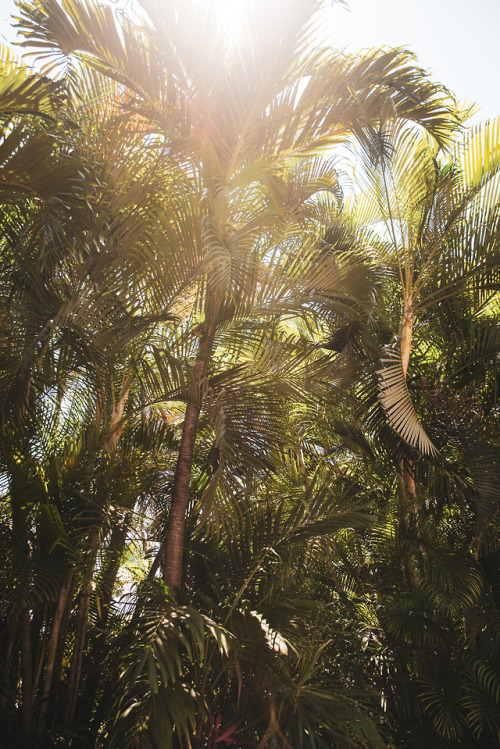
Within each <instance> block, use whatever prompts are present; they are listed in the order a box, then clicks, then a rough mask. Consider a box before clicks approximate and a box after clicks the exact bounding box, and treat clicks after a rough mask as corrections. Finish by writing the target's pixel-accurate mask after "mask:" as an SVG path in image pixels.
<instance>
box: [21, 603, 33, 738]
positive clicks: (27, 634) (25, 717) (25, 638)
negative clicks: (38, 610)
mask: <svg viewBox="0 0 500 749" xmlns="http://www.w3.org/2000/svg"><path fill="white" fill-rule="evenodd" d="M21 669H22V678H23V686H22V690H23V691H22V694H23V711H22V734H23V742H24V743H23V745H24V746H25V747H29V746H31V744H32V738H33V660H32V653H31V619H30V612H29V609H28V608H26V609H24V611H23V613H22V616H21Z"/></svg>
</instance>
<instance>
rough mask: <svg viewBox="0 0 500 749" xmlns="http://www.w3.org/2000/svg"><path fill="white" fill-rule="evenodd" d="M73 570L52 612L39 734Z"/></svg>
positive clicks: (44, 713)
mask: <svg viewBox="0 0 500 749" xmlns="http://www.w3.org/2000/svg"><path fill="white" fill-rule="evenodd" d="M73 574H74V573H73V570H71V572H70V573H69V574H68V576H67V578H66V580H65V581H64V584H63V586H62V590H61V593H60V595H59V599H58V601H57V606H56V610H55V613H54V621H53V622H52V633H51V637H50V647H49V652H48V656H47V668H46V669H45V682H44V685H43V693H42V704H41V707H40V715H39V718H38V734H39V735H40V736H41V735H43V732H44V730H45V720H46V717H47V711H48V709H49V704H50V695H51V690H52V677H53V675H54V666H55V663H56V653H57V650H58V646H59V637H60V634H61V623H62V621H63V614H64V612H65V610H66V606H67V605H68V598H69V594H70V591H71V586H72V583H73Z"/></svg>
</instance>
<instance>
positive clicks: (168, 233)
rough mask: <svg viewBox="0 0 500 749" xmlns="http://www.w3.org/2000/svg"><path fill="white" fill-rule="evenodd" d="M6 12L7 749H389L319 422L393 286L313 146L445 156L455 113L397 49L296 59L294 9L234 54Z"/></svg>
mask: <svg viewBox="0 0 500 749" xmlns="http://www.w3.org/2000/svg"><path fill="white" fill-rule="evenodd" d="M19 7H20V20H19V25H20V29H21V32H22V33H23V34H24V37H25V45H26V46H27V47H28V49H29V50H30V51H31V52H33V53H34V54H36V55H38V58H39V62H41V63H43V65H44V73H45V75H46V76H47V77H43V76H37V75H33V76H29V75H28V74H27V72H26V69H25V68H22V67H20V66H17V67H16V65H15V64H14V63H13V62H12V61H9V62H8V65H7V68H6V74H5V81H6V83H5V87H4V89H2V90H3V91H4V92H5V98H4V101H5V102H6V104H5V108H4V110H2V111H3V112H4V113H5V114H4V119H3V120H2V122H4V125H3V131H2V136H3V140H2V144H1V147H2V152H1V157H2V162H1V164H2V166H1V172H0V179H1V183H2V188H3V189H2V193H1V196H2V214H1V219H0V220H1V222H2V228H3V232H2V239H1V241H0V251H1V262H2V271H3V273H2V291H3V308H2V347H1V349H0V355H1V365H0V369H1V390H0V398H1V401H0V403H1V406H2V427H3V431H2V439H1V445H0V450H1V456H0V459H1V462H2V475H3V479H4V502H3V508H4V509H3V518H2V534H1V542H2V545H3V549H4V553H5V558H6V559H7V560H8V564H7V565H6V568H5V570H4V571H3V586H2V588H3V590H4V591H5V595H4V597H3V600H2V610H1V616H2V668H3V673H4V682H5V683H6V685H7V690H6V691H7V694H8V697H7V699H6V700H4V701H3V702H2V710H3V711H4V714H5V719H6V721H7V722H8V723H7V724H8V725H9V733H10V735H11V736H13V737H14V738H13V739H12V742H11V743H12V745H14V744H15V741H16V740H17V739H16V738H15V737H16V735H17V734H18V733H19V725H20V724H22V733H23V740H24V742H25V744H26V746H30V745H33V744H36V743H37V742H38V744H39V745H46V746H50V745H55V744H56V743H57V742H64V743H65V744H66V745H72V746H79V745H81V746H96V745H98V746H108V745H109V746H120V747H124V746H135V745H137V742H140V744H141V745H144V746H152V747H156V746H158V747H160V746H161V747H169V746H190V745H198V746H200V747H202V746H215V745H223V743H226V744H231V743H233V744H234V742H235V741H236V742H238V741H240V742H241V743H242V744H243V743H244V742H245V741H247V742H250V745H252V744H253V745H260V746H261V747H262V749H264V747H266V746H289V745H290V744H292V745H294V746H295V745H297V746H318V745H320V746H325V747H326V746H332V745H335V746H339V747H342V746H382V739H381V735H380V732H379V730H378V729H377V728H376V727H375V723H376V722H377V717H376V713H377V705H376V701H375V698H374V695H373V693H372V692H370V689H369V687H368V684H367V678H366V676H365V674H364V668H363V665H362V664H363V655H362V648H361V645H362V639H361V638H362V636H363V635H364V634H365V632H366V626H365V624H366V623H365V621H364V620H362V617H360V616H359V613H358V614H357V615H356V616H355V615H354V611H355V610H356V605H355V604H353V602H352V600H351V599H350V596H349V593H346V590H345V587H346V586H345V584H344V580H342V579H339V578H338V575H337V573H336V570H337V569H338V568H341V567H342V564H341V563H340V562H339V559H338V558H337V556H336V555H337V554H339V553H341V554H342V555H343V556H342V560H343V561H345V560H347V558H348V556H349V553H348V552H349V549H350V544H354V546H355V547H356V549H358V550H359V549H360V548H361V542H360V541H359V540H358V536H354V538H355V539H356V540H355V541H353V540H352V538H353V537H352V535H351V534H349V533H348V530H347V529H350V528H353V527H355V528H359V527H360V526H363V527H365V526H366V525H367V524H370V523H371V522H372V521H373V518H371V517H369V515H370V512H371V511H372V509H373V508H374V506H375V504H376V503H375V490H374V488H373V486H372V485H371V484H372V483H373V480H372V479H369V482H368V483H369V484H370V485H369V486H368V483H367V482H366V479H367V478H368V477H367V476H365V477H364V478H363V480H361V477H360V476H359V475H358V472H357V470H352V468H351V467H350V466H349V467H347V466H346V465H344V464H342V463H341V464H339V462H338V461H337V460H335V459H334V458H333V457H332V455H333V453H332V449H333V452H335V443H336V441H337V440H338V438H337V434H338V433H339V429H340V427H339V426H338V424H337V425H335V418H334V416H332V415H331V414H329V413H326V411H327V409H328V408H332V409H333V410H334V411H337V412H338V409H339V408H345V407H346V400H345V394H344V393H345V391H346V389H347V386H348V385H349V384H350V383H352V381H353V379H354V378H355V374H356V371H361V370H362V368H363V366H364V358H365V348H366V346H368V347H369V346H373V345H376V343H375V344H374V343H373V341H376V333H377V331H376V330H374V325H373V319H374V317H375V316H376V315H377V314H378V312H377V301H378V299H380V298H381V296H382V295H383V293H385V291H386V290H387V288H388V287H387V286H386V285H385V279H384V277H383V276H381V274H380V273H379V270H380V265H381V259H380V257H379V258H377V259H375V258H374V253H373V252H372V251H371V249H369V248H370V245H371V238H370V235H369V233H368V232H367V231H366V229H365V228H364V227H363V226H361V225H360V224H359V222H358V221H357V220H356V219H355V218H353V216H352V215H347V214H346V212H345V210H344V205H343V203H344V197H343V190H342V184H341V175H340V174H339V170H338V167H337V165H336V163H335V162H334V161H333V160H332V153H331V151H332V148H334V147H335V146H336V145H338V144H340V143H345V142H347V141H348V140H349V139H351V138H354V139H355V140H356V141H357V143H358V144H361V145H363V146H364V147H368V146H369V145H370V144H372V143H373V141H374V135H375V134H377V133H378V132H384V131H385V130H390V129H391V128H395V129H396V132H397V127H398V125H396V124H394V122H395V121H399V120H401V119H403V120H405V121H408V120H410V121H412V122H414V123H416V126H420V127H421V128H424V129H426V131H428V132H429V133H431V134H432V136H433V137H434V138H435V139H436V141H437V142H438V143H439V144H440V145H441V146H444V145H446V144H447V143H448V142H449V140H450V138H451V135H452V133H453V130H454V128H455V127H456V125H457V122H458V116H457V114H456V111H455V108H454V102H453V99H452V98H451V97H449V95H448V93H447V92H446V91H445V90H444V89H442V88H441V87H440V86H437V85H435V84H433V83H432V82H430V81H429V79H428V78H427V77H426V76H425V74H424V73H423V72H422V71H420V70H418V69H417V68H415V66H414V63H413V59H412V57H411V55H409V54H408V53H406V52H402V51H401V50H386V51H378V52H371V53H368V54H366V55H364V56H357V57H349V56H346V55H345V54H340V53H336V52H332V51H331V50H320V51H317V52H315V53H314V54H311V52H310V48H308V46H307V45H308V39H309V37H308V33H309V27H310V22H311V18H312V14H313V12H314V11H315V10H316V9H317V8H318V7H319V3H317V2H313V1H312V0H301V2H297V3H295V4H294V5H293V8H288V6H287V7H286V12H285V5H284V3H280V2H276V12H277V13H278V14H279V16H278V17H279V19H280V23H276V24H269V23H268V24H267V25H266V27H265V32H264V33H263V35H262V34H261V32H260V29H261V26H262V24H261V23H260V22H259V14H261V13H262V12H263V4H262V3H258V2H256V3H254V4H252V5H250V6H249V15H248V34H247V36H246V39H245V41H244V43H243V42H241V43H240V44H236V43H234V41H233V42H231V41H229V43H228V42H227V39H226V37H225V34H224V29H223V27H222V26H221V25H220V24H219V22H218V21H217V19H216V17H215V16H214V15H213V14H212V13H211V12H210V9H209V7H208V6H207V5H206V4H203V3H201V2H195V0H189V2H186V1H185V0H184V1H183V2H172V3H168V4H167V5H166V6H165V7H163V6H160V4H156V3H155V2H149V0H148V1H146V0H144V2H142V3H140V4H138V5H137V7H136V8H132V9H131V10H130V11H129V12H130V14H131V15H130V16H128V15H127V14H126V13H121V14H115V13H114V12H113V10H112V9H111V8H110V7H101V6H95V5H93V4H90V3H84V2H73V1H72V2H66V1H65V0H64V2H62V3H61V4H59V3H58V2H56V1H55V0H43V2H41V1H40V2H39V1H38V0H36V1H35V2H34V3H32V4H29V3H20V5H19ZM273 7H274V6H273ZM187 29H189V33H187V31H186V30H187ZM258 30H259V31H258ZM9 87H10V88H9ZM9 97H10V98H9ZM12 175H14V176H15V179H13V178H12ZM478 220H479V219H478ZM379 246H380V243H379ZM386 260H387V257H386V256H382V261H383V262H385V261H386ZM457 262H458V260H457ZM387 265H388V264H387V262H385V266H384V268H386V267H387ZM490 270H491V268H489V267H488V272H489V271H490ZM375 327H376V326H375ZM491 335H493V334H491ZM324 339H327V340H326V341H325V340H324ZM322 341H323V342H324V345H321V342H322ZM488 341H489V342H488V344H486V343H485V346H490V345H494V344H493V343H492V339H491V340H490V338H488ZM488 351H489V349H488ZM349 402H350V401H349ZM320 425H322V426H323V427H325V431H321V432H319V431H318V427H319V426H320ZM330 429H331V431H330V432H329V431H328V430H330ZM360 431H361V430H360V429H358V430H357V431H355V432H354V433H353V435H352V437H353V439H352V440H351V444H354V442H355V438H357V437H358V438H359V434H360ZM364 444H365V448H366V450H367V451H370V450H371V452H372V455H373V454H374V452H373V450H372V448H370V447H369V440H367V439H365V443H364ZM367 474H368V471H367ZM360 498H362V500H363V501H360ZM360 532H361V531H359V530H358V531H357V533H360ZM343 561H342V563H343ZM474 569H475V568H474ZM160 570H161V577H162V580H159V579H158V577H157V573H158V571H160ZM474 579H475V578H474ZM467 590H469V589H467ZM334 591H335V592H334ZM332 596H334V600H335V602H336V603H338V610H337V609H334V607H332V605H331V604H332ZM353 606H354V608H353ZM367 610H368V607H367ZM360 619H361V620H362V627H361V629H360V626H359V620H360ZM372 619H373V620H374V618H373V617H372ZM346 632H347V633H348V637H346ZM346 640H347V642H348V645H347V647H346ZM339 663H341V664H342V668H340V667H339ZM482 673H483V675H484V679H486V682H487V683H488V684H489V683H490V681H488V679H489V676H488V673H489V672H486V671H484V672H482ZM19 690H20V691H21V695H19V693H18V692H19ZM474 698H475V697H474V696H473V697H472V698H471V699H472V700H473V699H474ZM19 706H21V709H19ZM332 713H335V714H334V715H332ZM476 715H477V713H476ZM382 723H383V721H382ZM379 728H380V726H379ZM382 730H383V731H384V732H385V733H386V734H387V735H388V736H389V735H390V731H389V726H388V725H383V727H382Z"/></svg>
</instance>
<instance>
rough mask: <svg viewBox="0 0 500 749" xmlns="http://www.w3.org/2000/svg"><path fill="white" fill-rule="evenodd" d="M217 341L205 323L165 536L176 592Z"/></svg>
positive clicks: (169, 580)
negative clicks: (204, 399)
mask: <svg viewBox="0 0 500 749" xmlns="http://www.w3.org/2000/svg"><path fill="white" fill-rule="evenodd" d="M213 341H214V332H213V328H212V327H210V326H205V327H204V330H203V331H202V335H201V339H200V345H199V349H198V356H197V359H196V363H195V366H194V371H193V388H194V390H195V393H194V396H195V397H194V398H193V400H192V401H190V402H189V403H188V404H187V407H186V415H185V418H184V426H183V428H182V437H181V444H180V448H179V456H178V458H177V465H176V468H175V475H174V485H173V489H172V499H171V502H170V513H169V517H168V525H167V532H166V536H165V555H164V557H163V580H164V581H165V583H166V584H167V585H168V586H169V587H170V588H171V589H172V590H175V591H179V590H180V588H181V584H182V558H183V552H184V529H185V525H186V512H187V507H188V502H189V486H190V483H191V469H192V467H193V454H194V445H195V442H196V435H197V433H198V421H199V418H200V410H201V402H202V396H203V384H204V380H205V374H206V371H207V366H208V361H209V358H210V356H211V353H212V347H213Z"/></svg>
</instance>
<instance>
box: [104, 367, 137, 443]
mask: <svg viewBox="0 0 500 749" xmlns="http://www.w3.org/2000/svg"><path fill="white" fill-rule="evenodd" d="M131 385H132V375H124V377H123V380H122V384H121V388H120V395H119V396H118V401H117V402H116V404H115V405H114V407H113V411H112V413H111V421H110V424H109V435H108V437H107V439H106V442H105V443H104V449H105V451H106V452H107V453H108V454H109V455H111V454H112V453H114V451H115V450H116V448H117V445H118V441H119V439H120V437H121V434H122V432H123V411H124V410H125V405H126V403H127V398H128V394H129V392H130V387H131Z"/></svg>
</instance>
